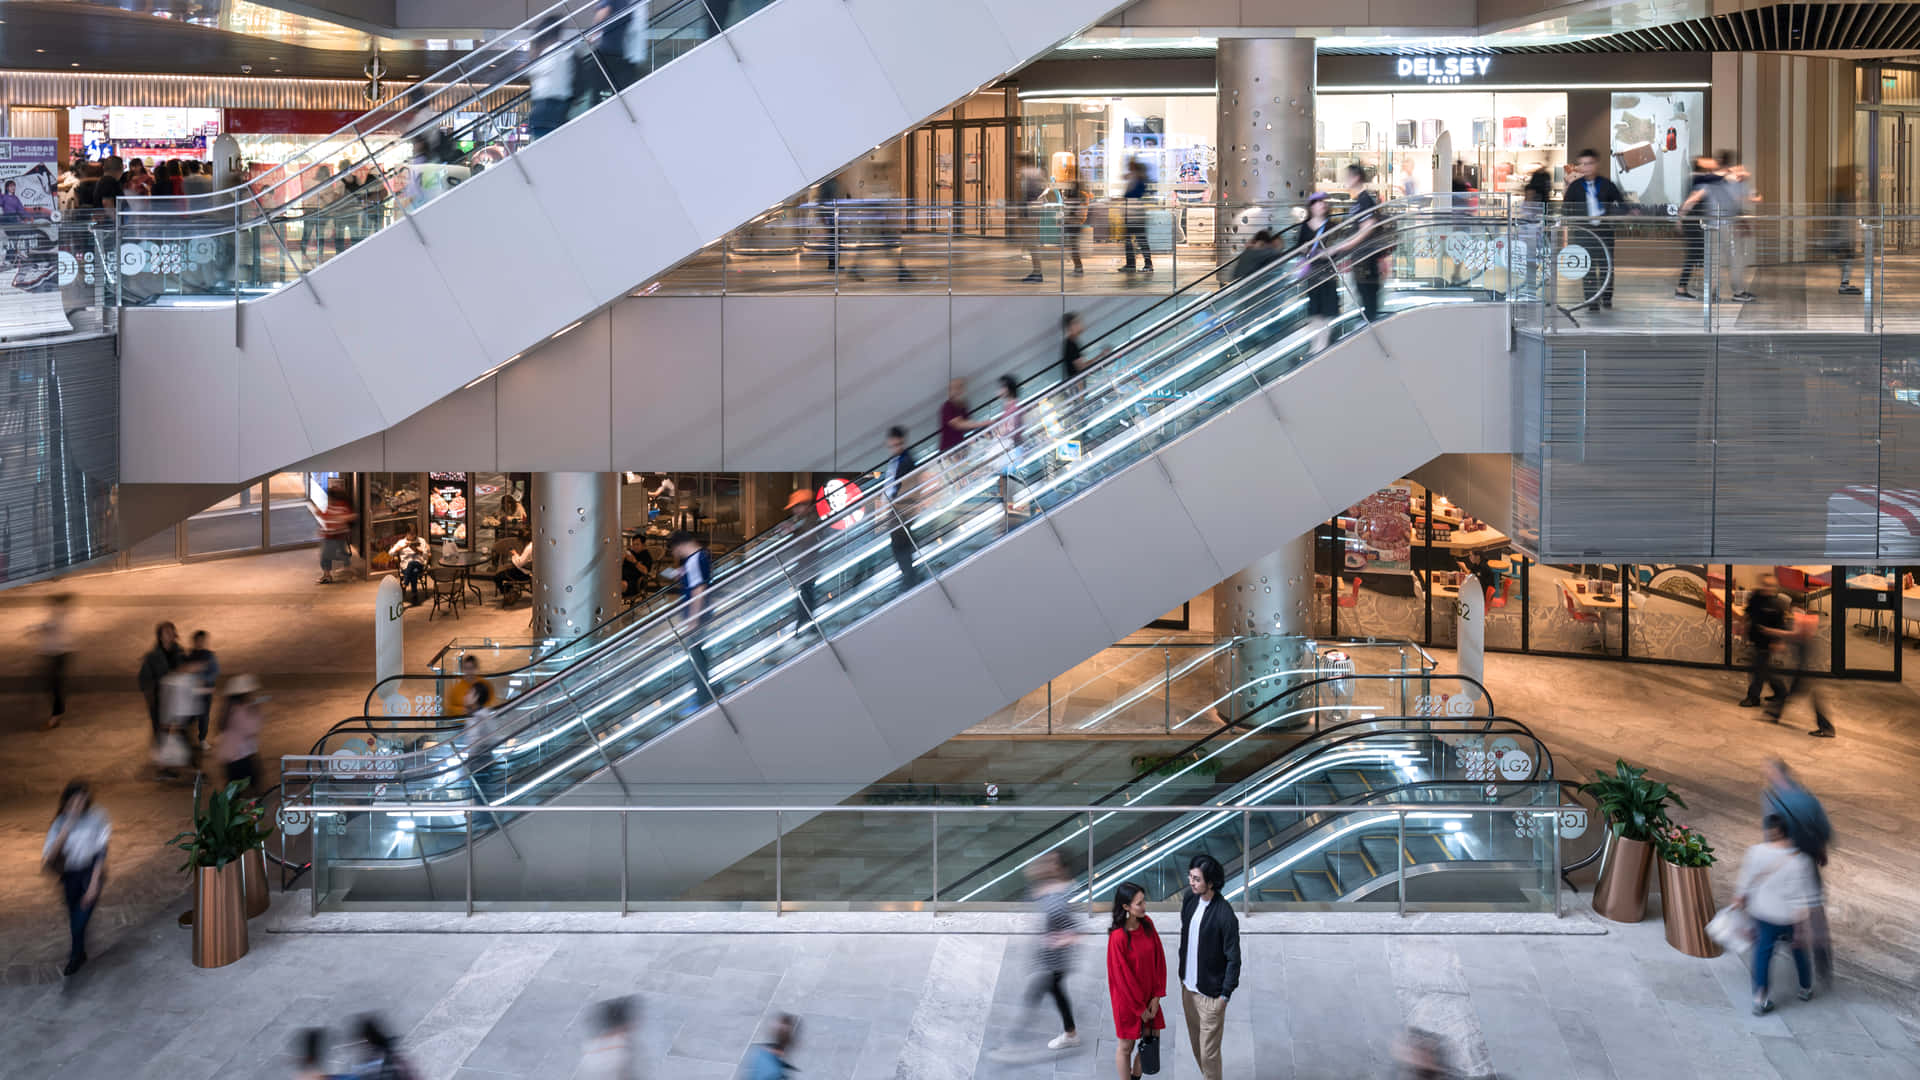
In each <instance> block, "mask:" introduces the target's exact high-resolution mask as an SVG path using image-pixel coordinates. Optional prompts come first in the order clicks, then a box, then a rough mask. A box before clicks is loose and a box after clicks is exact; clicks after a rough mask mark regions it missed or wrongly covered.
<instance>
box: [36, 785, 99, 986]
mask: <svg viewBox="0 0 1920 1080" xmlns="http://www.w3.org/2000/svg"><path fill="white" fill-rule="evenodd" d="M112 835H113V823H112V822H111V821H109V820H108V819H107V813H106V811H104V810H102V809H100V808H99V807H97V806H95V805H94V804H93V789H91V788H89V787H88V786H87V784H86V781H84V780H73V781H69V782H68V784H67V788H66V790H65V791H63V792H61V793H60V812H59V813H58V814H56V815H55V816H54V819H53V825H52V826H51V827H50V828H48V829H47V842H46V844H45V846H43V847H42V848H41V849H40V861H41V863H42V864H43V865H45V866H46V867H47V869H48V870H51V871H57V872H58V873H59V875H60V889H61V892H62V893H63V894H64V895H65V897H66V901H67V932H68V933H69V935H71V938H72V945H71V947H70V949H69V951H68V953H67V966H66V968H65V969H64V970H63V972H62V974H66V975H72V974H73V973H74V972H76V971H79V970H80V965H82V964H84V963H86V962H87V920H89V919H91V918H93V908H94V905H95V904H98V903H99V902H100V887H101V886H102V885H104V884H105V883H106V880H107V841H108V839H109V838H110V837H112Z"/></svg>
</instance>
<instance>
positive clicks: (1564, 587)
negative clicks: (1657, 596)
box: [1527, 563, 1626, 656]
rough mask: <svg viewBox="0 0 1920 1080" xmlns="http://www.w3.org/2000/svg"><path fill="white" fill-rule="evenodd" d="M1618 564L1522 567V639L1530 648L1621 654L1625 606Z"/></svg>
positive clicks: (1608, 654) (1579, 652) (1535, 564)
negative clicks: (1526, 623) (1525, 623)
mask: <svg viewBox="0 0 1920 1080" xmlns="http://www.w3.org/2000/svg"><path fill="white" fill-rule="evenodd" d="M1621 573H1622V569H1621V567H1618V566H1614V565H1611V564H1602V565H1594V564H1588V565H1581V566H1550V565H1547V564H1544V563H1534V564H1532V565H1531V566H1530V567H1529V568H1528V575H1527V577H1528V581H1527V616H1528V619H1529V620H1530V624H1531V625H1530V628H1529V635H1530V640H1529V642H1528V644H1529V647H1530V649H1531V650H1532V651H1533V652H1546V653H1571V654H1574V655H1579V654H1582V653H1599V654H1602V655H1607V656H1619V655H1621V648H1620V643H1621V637H1620V633H1621V630H1620V627H1621V622H1622V616H1623V613H1624V609H1625V607H1626V599H1625V595H1624V593H1625V589H1624V586H1623V585H1622V584H1621Z"/></svg>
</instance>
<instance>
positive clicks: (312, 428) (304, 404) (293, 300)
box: [242, 289, 385, 453]
mask: <svg viewBox="0 0 1920 1080" xmlns="http://www.w3.org/2000/svg"><path fill="white" fill-rule="evenodd" d="M323 303H325V298H324V297H322V298H320V300H319V301H318V302H315V300H314V296H313V293H311V292H309V291H308V290H306V289H283V290H281V292H279V293H278V294H276V295H275V296H273V297H272V298H270V299H269V300H268V301H266V302H263V303H258V304H248V305H247V306H246V308H245V309H244V312H245V318H246V319H247V321H248V326H249V327H250V328H252V327H258V328H259V331H258V333H257V334H256V336H255V337H253V338H252V339H250V340H249V342H248V348H247V355H246V356H245V357H244V358H243V360H242V362H243V363H246V364H248V365H262V364H272V365H274V366H275V367H277V368H279V369H280V374H281V377H283V378H284V379H286V381H287V388H288V390H289V391H290V392H291V393H292V394H293V402H294V407H295V408H296V409H298V410H299V411H300V420H301V425H302V430H303V431H304V432H305V433H306V436H307V439H308V443H309V446H310V448H311V449H309V450H308V453H312V452H313V451H315V450H320V449H323V448H326V447H334V446H339V445H341V444H343V443H347V442H351V441H353V440H354V439H357V438H360V437H362V436H364V435H365V434H366V431H365V425H366V418H367V417H368V416H382V415H385V414H384V413H383V411H382V410H381V408H380V404H379V402H377V401H375V400H374V394H373V392H372V390H370V389H369V388H368V386H367V384H366V383H364V382H362V381H361V380H360V379H359V378H358V377H357V375H356V373H355V371H354V368H353V363H352V361H350V360H349V359H348V358H347V350H346V348H345V346H343V345H341V344H340V339H339V338H338V337H336V336H335V335H334V332H333V324H332V323H331V321H329V319H328V317H327V311H326V309H325V308H323V307H322V306H321V304H323ZM242 407H243V408H244V407H245V406H244V404H243V405H242Z"/></svg>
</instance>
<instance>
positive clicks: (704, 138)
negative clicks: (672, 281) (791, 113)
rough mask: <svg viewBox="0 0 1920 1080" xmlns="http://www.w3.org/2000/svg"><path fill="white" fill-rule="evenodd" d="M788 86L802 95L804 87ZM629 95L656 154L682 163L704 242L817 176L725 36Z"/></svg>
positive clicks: (679, 181) (689, 209)
mask: <svg viewBox="0 0 1920 1080" xmlns="http://www.w3.org/2000/svg"><path fill="white" fill-rule="evenodd" d="M809 81H811V80H809ZM783 92H784V93H787V94H793V95H795V96H800V87H798V86H788V87H786V88H784V90H783ZM625 96H626V97H627V99H628V101H629V102H630V103H631V104H632V105H633V107H634V111H635V112H636V113H638V114H639V117H640V134H641V137H642V138H644V139H646V141H647V148H648V149H649V150H650V151H652V153H653V157H654V160H655V161H660V162H665V163H669V164H670V165H671V166H672V167H673V168H674V169H675V174H674V177H673V182H674V186H675V188H676V190H677V191H678V192H679V201H680V205H681V207H682V208H684V209H685V210H686V213H687V216H688V218H689V219H690V220H691V221H692V222H693V226H694V231H695V232H697V233H698V234H699V235H700V236H701V238H702V242H705V241H707V240H715V239H718V238H719V237H720V236H721V235H722V234H724V233H725V232H726V231H727V230H729V229H731V228H733V227H734V226H736V225H738V224H740V223H741V222H742V221H744V220H746V219H747V218H748V217H750V216H751V215H753V214H754V213H756V212H758V211H759V210H762V209H765V208H766V207H769V206H772V205H773V204H774V203H776V202H779V201H780V200H781V199H784V198H786V197H787V196H788V195H791V194H793V193H794V192H796V191H798V190H800V189H801V188H803V187H805V186H806V185H807V184H808V183H809V182H811V181H812V179H813V176H814V174H811V173H806V172H803V171H802V170H801V168H800V167H799V165H798V164H796V163H795V162H794V158H793V152H792V150H791V149H790V148H789V147H788V146H787V145H786V143H785V142H784V141H782V140H781V138H780V131H779V129H778V128H776V127H774V124H773V120H772V119H771V118H770V117H769V116H768V114H767V108H766V106H765V104H764V103H762V102H761V100H760V97H759V95H758V94H757V93H755V92H754V89H753V85H752V84H751V83H750V82H748V80H747V76H746V73H745V72H743V71H742V70H741V68H740V65H739V64H738V63H737V62H735V60H734V58H733V53H732V52H731V51H729V50H728V48H727V46H726V45H725V44H724V43H723V42H720V41H717V40H716V41H709V42H707V43H706V44H704V45H700V46H698V47H696V48H695V49H694V50H693V51H692V52H689V53H688V54H687V55H685V56H682V57H680V58H679V59H678V60H675V61H674V62H673V63H671V64H668V65H667V66H666V67H664V68H661V69H660V70H659V71H656V72H654V73H653V74H652V75H649V76H647V77H646V78H644V79H642V80H640V81H639V82H637V83H634V84H633V86H631V87H629V88H628V90H627V92H626V95H625ZM903 126H905V125H899V126H896V127H894V128H891V129H889V130H892V131H898V130H899V127H903ZM869 145H871V144H869ZM645 276H646V275H645V274H642V275H639V277H640V278H641V279H642V280H644V278H645ZM637 283H638V282H636V284H637Z"/></svg>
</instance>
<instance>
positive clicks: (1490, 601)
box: [1487, 578, 1511, 611]
mask: <svg viewBox="0 0 1920 1080" xmlns="http://www.w3.org/2000/svg"><path fill="white" fill-rule="evenodd" d="M1509 580H1511V579H1510V578H1501V579H1500V587H1499V588H1494V587H1492V586H1488V587H1487V610H1489V611H1491V610H1493V609H1494V608H1503V607H1506V606H1507V582H1508V581H1509Z"/></svg>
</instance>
